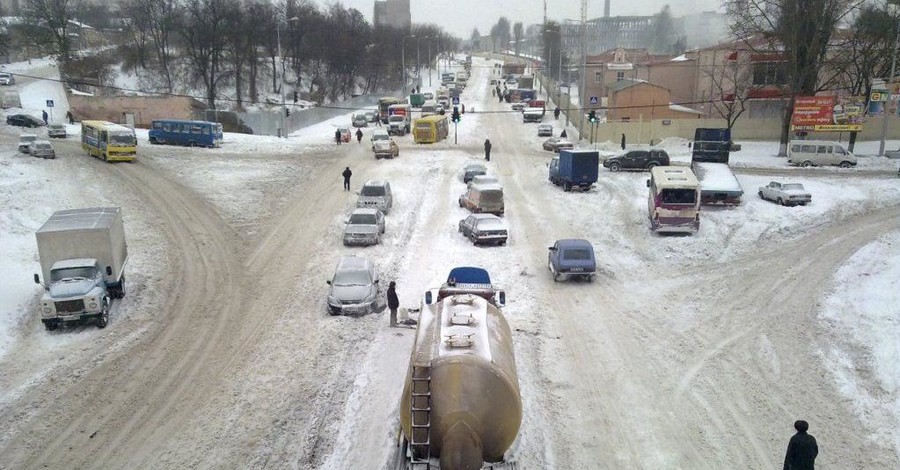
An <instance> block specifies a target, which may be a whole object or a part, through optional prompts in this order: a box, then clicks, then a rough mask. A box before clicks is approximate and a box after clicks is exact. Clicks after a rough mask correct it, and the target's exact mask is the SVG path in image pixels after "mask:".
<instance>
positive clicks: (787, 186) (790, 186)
mask: <svg viewBox="0 0 900 470" xmlns="http://www.w3.org/2000/svg"><path fill="white" fill-rule="evenodd" d="M781 188H782V189H785V190H791V189H793V190H795V191H803V185H802V184H800V183H788V184H785V185H784V186H782V187H781Z"/></svg>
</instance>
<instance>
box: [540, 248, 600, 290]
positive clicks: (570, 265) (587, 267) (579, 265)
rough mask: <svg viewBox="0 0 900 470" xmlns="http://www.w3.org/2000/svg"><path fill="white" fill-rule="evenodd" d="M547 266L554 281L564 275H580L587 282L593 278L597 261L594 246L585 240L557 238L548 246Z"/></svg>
mask: <svg viewBox="0 0 900 470" xmlns="http://www.w3.org/2000/svg"><path fill="white" fill-rule="evenodd" d="M549 250H550V253H549V255H548V266H549V268H550V273H551V274H553V280H554V281H557V282H558V281H560V280H561V279H563V278H564V277H580V278H582V279H584V280H586V281H588V282H591V281H593V280H594V274H595V273H596V272H597V262H596V260H595V259H594V247H593V245H591V242H589V241H587V240H574V239H565V240H557V241H556V243H554V244H553V246H551V247H550V248H549Z"/></svg>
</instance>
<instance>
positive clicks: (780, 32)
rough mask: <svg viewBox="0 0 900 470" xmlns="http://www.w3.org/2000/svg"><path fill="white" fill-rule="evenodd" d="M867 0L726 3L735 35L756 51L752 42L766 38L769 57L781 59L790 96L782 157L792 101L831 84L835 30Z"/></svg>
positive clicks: (744, 0) (740, 0)
mask: <svg viewBox="0 0 900 470" xmlns="http://www.w3.org/2000/svg"><path fill="white" fill-rule="evenodd" d="M863 1H864V0H725V7H726V11H727V12H728V14H729V15H730V16H731V18H732V22H733V25H734V26H733V30H732V33H733V34H734V35H735V36H736V37H738V38H744V39H745V40H748V41H747V45H748V46H749V47H751V48H753V49H758V48H759V46H757V45H756V43H754V42H752V41H750V40H749V39H751V38H764V39H765V41H764V46H763V47H762V48H763V49H764V50H765V51H766V52H770V53H777V54H782V55H783V57H784V63H785V65H786V71H785V75H786V78H787V83H786V84H785V88H786V90H785V91H786V93H787V95H788V96H789V97H790V99H788V100H785V107H784V112H783V115H782V124H781V140H780V141H781V145H780V151H779V155H786V153H787V143H788V140H789V138H790V129H791V115H792V114H793V110H794V99H793V98H794V97H795V96H803V95H814V94H815V93H816V92H817V91H819V90H820V89H822V88H821V87H824V86H827V85H828V83H829V79H824V80H823V79H822V77H820V73H821V72H822V69H823V66H824V64H825V61H826V57H827V53H828V50H829V45H830V44H831V42H832V38H833V35H834V32H835V31H836V29H837V26H838V25H839V24H840V23H841V22H842V21H844V20H845V19H846V18H847V15H849V14H851V13H852V12H854V11H856V9H857V8H858V7H859V5H860V4H861V3H862V2H863Z"/></svg>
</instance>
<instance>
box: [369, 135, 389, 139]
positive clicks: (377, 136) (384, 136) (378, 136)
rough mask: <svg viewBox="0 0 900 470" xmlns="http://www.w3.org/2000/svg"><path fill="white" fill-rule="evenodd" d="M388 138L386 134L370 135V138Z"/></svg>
mask: <svg viewBox="0 0 900 470" xmlns="http://www.w3.org/2000/svg"><path fill="white" fill-rule="evenodd" d="M390 138H391V137H390V136H388V135H387V134H375V135H373V136H372V140H388V139H390Z"/></svg>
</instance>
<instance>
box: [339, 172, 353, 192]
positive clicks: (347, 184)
mask: <svg viewBox="0 0 900 470" xmlns="http://www.w3.org/2000/svg"><path fill="white" fill-rule="evenodd" d="M341 176H343V177H344V191H350V177H351V176H353V172H352V171H350V167H349V166H348V167H347V168H346V169H344V172H343V173H341Z"/></svg>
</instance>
